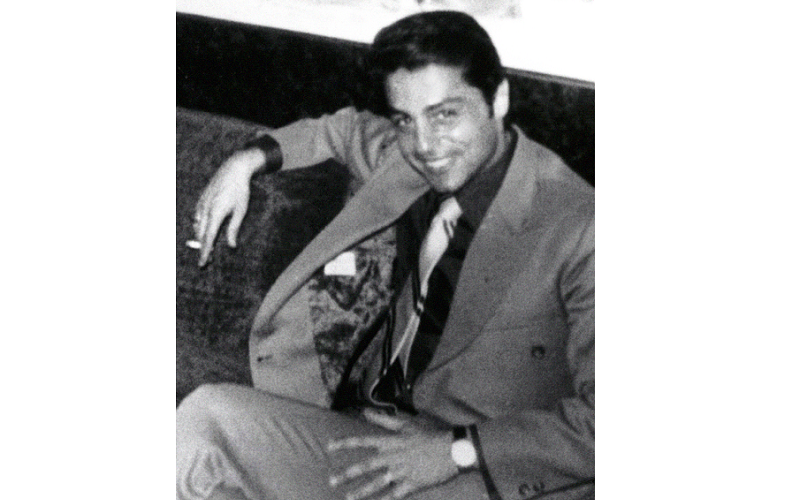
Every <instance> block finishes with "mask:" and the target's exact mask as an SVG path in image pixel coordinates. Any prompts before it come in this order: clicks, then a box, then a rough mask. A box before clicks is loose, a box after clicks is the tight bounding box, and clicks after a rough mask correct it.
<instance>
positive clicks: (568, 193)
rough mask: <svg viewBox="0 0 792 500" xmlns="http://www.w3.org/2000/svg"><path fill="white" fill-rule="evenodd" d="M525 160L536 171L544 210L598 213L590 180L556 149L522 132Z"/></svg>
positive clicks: (539, 200)
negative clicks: (579, 172) (573, 167)
mask: <svg viewBox="0 0 792 500" xmlns="http://www.w3.org/2000/svg"><path fill="white" fill-rule="evenodd" d="M521 140H522V141H523V147H522V153H523V154H522V158H520V159H521V161H525V162H527V163H528V164H529V165H528V168H530V169H531V171H532V172H533V174H534V182H535V185H536V191H535V194H534V196H535V201H536V202H538V203H539V204H540V205H542V206H543V207H544V210H546V211H550V212H557V213H577V214H578V215H583V216H586V215H591V216H593V213H594V187H593V186H592V185H591V184H589V183H588V182H586V181H585V180H584V179H583V178H582V177H581V176H580V175H578V173H577V172H575V171H574V170H572V169H571V168H570V167H569V165H567V164H566V162H565V161H564V160H563V159H562V158H561V156H559V155H558V154H557V153H556V152H554V151H553V150H551V149H550V148H548V147H547V146H545V145H543V144H540V143H539V142H537V141H535V140H533V139H531V138H529V137H527V136H526V135H525V134H523V133H521Z"/></svg>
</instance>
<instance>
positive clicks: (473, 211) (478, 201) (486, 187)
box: [454, 129, 517, 231]
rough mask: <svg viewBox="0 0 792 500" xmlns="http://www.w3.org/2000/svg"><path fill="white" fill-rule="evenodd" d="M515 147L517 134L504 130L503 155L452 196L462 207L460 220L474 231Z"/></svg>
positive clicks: (503, 175)
mask: <svg viewBox="0 0 792 500" xmlns="http://www.w3.org/2000/svg"><path fill="white" fill-rule="evenodd" d="M516 145H517V134H516V133H515V132H514V130H512V129H506V150H505V152H504V154H503V155H502V156H501V157H500V158H499V159H498V160H496V161H495V162H494V163H493V164H491V165H490V166H489V167H487V168H486V169H483V170H481V171H479V172H477V173H476V174H475V175H474V176H473V177H472V178H471V179H470V180H469V181H468V182H467V183H466V184H465V185H464V186H462V188H460V189H459V191H457V192H456V193H454V196H455V197H456V199H457V201H458V202H459V206H461V207H462V220H464V221H465V222H467V223H468V224H469V225H470V226H471V228H472V229H473V230H474V231H475V230H476V229H478V227H479V225H481V221H482V220H483V219H484V215H485V214H486V213H487V209H489V206H490V205H491V204H492V200H494V199H495V195H496V194H498V190H499V189H500V187H501V184H503V179H504V177H506V170H507V169H508V167H509V164H511V160H512V157H513V156H514V150H515V146H516Z"/></svg>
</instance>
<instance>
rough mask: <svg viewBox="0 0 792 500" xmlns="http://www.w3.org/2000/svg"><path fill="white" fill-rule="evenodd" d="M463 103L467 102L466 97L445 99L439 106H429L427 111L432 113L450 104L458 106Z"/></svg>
mask: <svg viewBox="0 0 792 500" xmlns="http://www.w3.org/2000/svg"><path fill="white" fill-rule="evenodd" d="M463 102H465V98H464V97H449V98H448V99H443V100H442V101H440V102H438V103H437V104H432V105H431V106H427V107H426V111H429V112H432V111H435V110H436V109H438V108H442V107H443V106H448V105H449V104H458V103H463Z"/></svg>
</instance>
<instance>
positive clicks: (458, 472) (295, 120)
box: [176, 0, 595, 500]
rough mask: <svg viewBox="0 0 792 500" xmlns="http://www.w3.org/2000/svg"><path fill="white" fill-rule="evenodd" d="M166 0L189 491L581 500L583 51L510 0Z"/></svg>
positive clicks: (589, 488)
mask: <svg viewBox="0 0 792 500" xmlns="http://www.w3.org/2000/svg"><path fill="white" fill-rule="evenodd" d="M229 3H230V4H234V3H235V2H229ZM242 4H244V2H241V3H240V5H242ZM587 4H588V2H585V1H580V2H578V3H576V4H575V5H579V6H580V8H581V9H585V8H586V6H587ZM182 5H183V11H180V10H179V9H178V8H177V16H176V48H177V54H176V80H177V81H176V98H177V110H176V183H177V186H176V189H177V191H176V203H177V213H176V223H177V227H176V258H177V266H176V285H177V291H176V299H177V304H176V306H177V311H176V316H177V317H176V319H177V330H176V356H177V357H176V404H177V409H176V475H177V477H176V481H177V482H176V486H177V495H176V496H177V498H179V499H181V500H188V499H190V500H192V499H210V498H211V499H221V498H222V499H231V498H233V499H248V500H270V499H283V500H285V499H298V498H299V499H315V500H322V499H328V500H329V499H347V500H364V499H370V500H388V499H401V498H410V499H444V500H449V499H459V500H463V499H464V500H471V499H491V500H495V499H517V498H519V499H530V498H536V499H539V498H547V499H587V498H594V463H595V460H594V456H595V453H594V449H595V446H594V267H595V266H594V82H593V80H592V79H591V73H590V67H589V64H590V63H589V62H588V61H582V59H584V58H581V57H580V55H581V53H584V52H585V48H582V47H581V48H579V49H578V51H576V52H574V53H572V54H570V55H569V57H564V54H565V53H568V52H565V51H567V48H566V47H565V46H564V44H562V43H558V44H557V46H555V47H548V45H552V44H553V42H552V41H548V40H545V43H544V44H538V43H537V41H536V40H535V39H532V38H531V37H530V36H527V35H526V36H520V33H526V27H530V26H537V25H539V24H541V23H542V21H540V20H539V19H537V16H538V15H539V13H538V12H531V6H530V5H524V4H523V5H521V2H519V1H518V0H507V1H502V2H478V1H456V2H452V1H447V2H446V1H443V2H441V1H426V2H422V1H387V0H382V1H375V0H372V1H359V0H357V1H355V0H351V1H347V0H338V1H327V2H321V1H318V0H303V1H299V2H294V1H291V2H276V1H264V2H255V5H251V9H252V10H251V12H250V14H249V15H248V16H247V17H246V16H245V15H244V14H243V13H240V11H239V10H238V9H237V10H236V11H234V12H233V13H230V10H231V9H228V8H227V7H228V5H218V2H214V3H207V6H208V7H205V9H206V10H203V11H201V10H200V9H199V8H197V7H196V6H195V5H194V4H193V3H191V2H183V4H182ZM177 7H178V6H177ZM237 7H239V6H237ZM213 9H215V10H213ZM317 18H322V19H324V21H325V22H321V23H317V22H316V21H317ZM364 18H365V19H366V20H365V21H364V20H363V19H364ZM551 21H552V20H548V22H551ZM357 23H361V24H360V26H357ZM515 34H517V36H516V37H515ZM506 35H509V36H508V37H507V36H506ZM578 35H579V36H581V37H582V36H584V35H585V33H579V34H578ZM533 36H537V35H536V34H534V35H533ZM364 37H365V38H364ZM502 47H503V49H502ZM507 47H508V48H507ZM531 53H534V55H531ZM544 59H554V60H555V62H554V64H556V66H552V65H550V66H548V65H545V64H544V63H543V60H544ZM559 61H561V63H560V64H559ZM559 68H564V69H563V70H561V69H559ZM554 71H558V73H554Z"/></svg>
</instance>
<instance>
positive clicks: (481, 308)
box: [426, 129, 536, 372]
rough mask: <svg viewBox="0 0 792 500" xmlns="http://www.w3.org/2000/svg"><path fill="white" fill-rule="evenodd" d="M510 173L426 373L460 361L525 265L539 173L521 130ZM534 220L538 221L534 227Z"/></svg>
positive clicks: (468, 261) (472, 251)
mask: <svg viewBox="0 0 792 500" xmlns="http://www.w3.org/2000/svg"><path fill="white" fill-rule="evenodd" d="M517 134H518V142H517V146H516V148H515V152H514V157H513V158H512V162H511V165H510V166H509V170H508V171H507V173H506V177H505V178H504V180H503V185H502V186H501V188H500V190H499V191H498V194H497V195H496V197H495V199H494V200H493V202H492V206H491V207H490V209H489V210H488V211H487V214H486V215H485V217H484V219H483V220H482V222H481V225H480V226H479V229H478V231H476V235H475V236H474V238H473V241H472V242H471V244H470V248H469V249H468V252H467V255H466V258H465V261H464V264H463V266H462V270H461V271H460V275H459V281H458V282H457V287H456V292H455V293H454V299H453V301H452V304H451V311H450V312H449V315H448V320H447V322H446V325H445V328H444V330H443V332H444V333H443V335H442V336H441V338H440V343H439V344H438V346H437V349H436V351H435V354H434V356H433V358H432V361H431V362H430V363H429V366H428V367H427V369H426V372H430V371H432V370H435V369H437V368H439V367H440V366H442V365H443V364H445V363H446V362H448V361H449V360H451V359H452V358H454V357H455V356H456V355H458V354H459V353H460V352H461V351H462V350H464V349H465V348H466V347H467V346H468V345H469V344H470V343H471V342H473V340H475V338H476V337H477V336H478V335H479V333H480V332H481V330H482V328H483V327H484V325H485V324H486V323H487V321H489V319H490V318H491V317H492V315H493V314H494V313H495V310H496V309H497V307H498V305H500V304H501V302H502V298H503V295H504V294H505V293H506V291H507V289H508V287H509V285H510V283H511V281H512V280H513V278H514V276H515V273H516V272H517V271H518V270H519V268H520V267H521V266H522V265H523V262H524V259H522V258H520V257H519V256H521V255H523V254H525V253H526V252H527V251H530V250H529V249H528V248H526V244H525V243H526V238H524V237H522V236H521V235H524V233H525V231H526V230H529V228H530V227H531V226H532V225H534V224H535V223H536V220H535V218H533V217H532V214H531V205H532V202H533V197H534V193H535V190H536V172H535V171H534V170H533V168H532V167H531V165H532V164H533V161H532V159H531V156H533V155H534V154H535V153H534V151H533V149H534V148H533V143H532V142H531V141H530V140H529V139H527V138H526V137H525V136H524V135H523V133H522V132H521V131H520V130H519V129H518V131H517ZM532 221H534V222H532Z"/></svg>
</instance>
